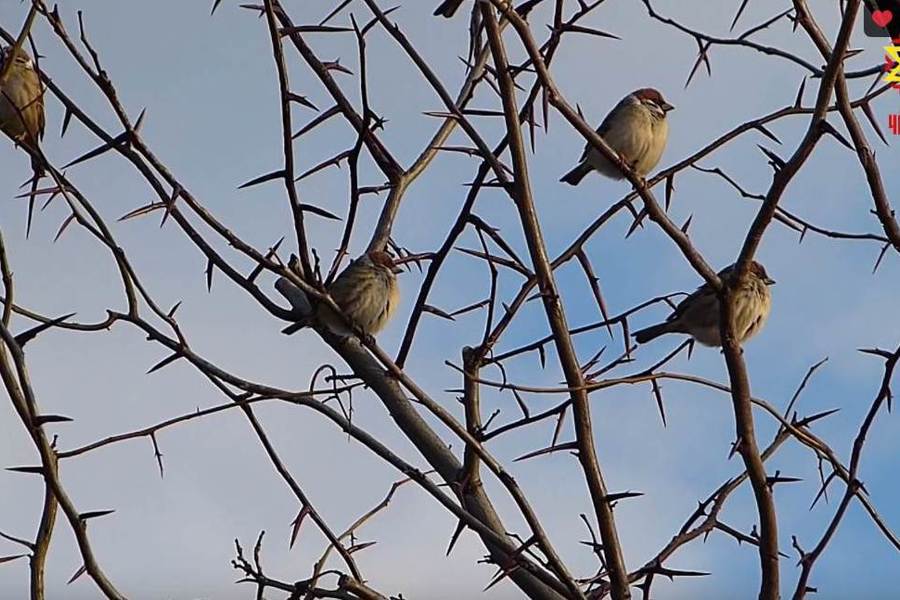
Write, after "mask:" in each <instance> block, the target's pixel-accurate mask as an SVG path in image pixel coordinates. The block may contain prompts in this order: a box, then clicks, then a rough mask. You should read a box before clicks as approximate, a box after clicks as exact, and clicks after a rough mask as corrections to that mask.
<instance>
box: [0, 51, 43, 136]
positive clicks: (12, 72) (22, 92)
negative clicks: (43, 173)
mask: <svg viewBox="0 0 900 600" xmlns="http://www.w3.org/2000/svg"><path fill="white" fill-rule="evenodd" d="M11 53H12V48H11V47H5V48H2V49H0V60H2V62H3V63H5V62H6V61H7V60H8V59H9V56H10V54H11ZM0 130H2V131H3V132H4V133H5V134H6V135H8V136H9V137H11V138H12V139H13V140H15V141H16V143H19V144H24V145H27V146H29V147H31V148H37V146H38V143H39V141H40V140H41V138H42V137H43V136H44V98H43V94H42V90H41V79H40V77H39V76H38V73H37V71H36V70H35V67H34V62H33V61H32V60H31V57H30V56H28V54H27V53H26V52H25V51H24V50H19V52H18V53H16V56H15V58H14V59H13V63H12V66H10V68H9V71H8V72H7V76H6V80H5V81H4V82H3V85H2V87H0Z"/></svg>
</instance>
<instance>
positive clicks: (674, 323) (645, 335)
mask: <svg viewBox="0 0 900 600" xmlns="http://www.w3.org/2000/svg"><path fill="white" fill-rule="evenodd" d="M733 270H734V265H730V266H728V267H726V268H724V269H722V271H720V272H719V278H721V279H722V280H723V281H722V282H723V283H726V284H727V282H728V280H729V278H730V277H731V274H732V272H733ZM774 283H775V281H774V280H773V279H771V278H770V277H769V276H768V275H767V274H766V270H765V268H763V266H762V265H761V264H759V263H758V262H756V261H753V262H751V263H750V270H749V272H748V273H747V278H746V280H745V281H744V283H743V284H741V286H740V287H739V288H738V289H736V290H735V291H734V332H735V334H736V335H737V337H738V342H739V343H743V342H745V341H747V340H748V339H750V338H751V337H752V336H753V335H755V334H756V333H758V332H759V330H760V329H762V326H763V324H764V323H765V322H766V318H767V317H768V316H769V311H770V310H771V308H772V295H771V294H770V293H769V286H770V285H773V284H774ZM666 333H686V334H688V335H690V336H691V337H693V338H694V339H695V340H697V341H698V342H700V343H701V344H703V345H705V346H721V345H722V339H721V337H720V336H719V298H718V297H717V296H716V293H715V291H713V289H712V288H711V287H710V286H709V284H707V283H705V284H703V285H702V286H700V287H699V288H697V291H695V292H694V293H693V294H691V295H690V296H688V297H687V298H685V299H684V300H682V301H681V302H680V303H679V304H678V306H676V307H675V311H674V312H673V313H672V314H671V315H670V316H669V318H668V319H666V321H665V322H664V323H660V324H659V325H654V326H652V327H648V328H646V329H641V330H640V331H638V332H635V334H634V339H635V340H636V341H637V342H638V343H639V344H644V343H646V342H649V341H650V340H652V339H653V338H656V337H659V336H661V335H663V334H666Z"/></svg>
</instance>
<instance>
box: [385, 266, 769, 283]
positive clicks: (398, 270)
mask: <svg viewBox="0 0 900 600" xmlns="http://www.w3.org/2000/svg"><path fill="white" fill-rule="evenodd" d="M391 271H393V272H394V274H395V275H399V274H400V273H402V272H403V269H402V268H401V267H394V268H393V269H391ZM772 283H774V281H773V282H772Z"/></svg>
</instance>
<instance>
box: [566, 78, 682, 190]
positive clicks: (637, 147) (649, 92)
mask: <svg viewBox="0 0 900 600" xmlns="http://www.w3.org/2000/svg"><path fill="white" fill-rule="evenodd" d="M673 108H675V107H674V106H672V105H671V104H669V103H668V102H666V101H665V100H664V99H663V97H662V94H660V93H659V92H658V91H656V90H655V89H653V88H643V89H640V90H637V91H635V92H632V93H630V94H628V95H627V96H625V97H624V98H622V100H621V101H620V102H619V103H618V104H617V105H616V107H615V108H613V109H612V111H610V113H609V114H608V115H606V118H605V119H603V123H601V124H600V127H599V128H598V129H597V133H598V134H599V135H600V137H602V138H603V141H605V142H606V143H607V144H609V146H610V148H612V149H613V150H614V151H616V152H618V153H619V156H621V157H622V160H624V161H625V162H626V163H628V164H629V165H630V166H631V168H632V169H633V170H634V172H635V173H636V174H637V175H638V176H640V177H646V176H647V174H648V173H649V172H650V170H651V169H653V167H655V166H656V164H657V163H658V162H659V159H660V158H661V157H662V154H663V150H665V149H666V140H667V139H668V137H669V125H668V123H667V122H666V113H668V112H669V111H670V110H672V109H673ZM593 170H595V171H598V172H599V173H601V174H602V175H606V176H607V177H611V178H612V179H622V178H623V176H622V173H621V171H619V168H618V167H616V166H615V165H614V164H612V163H611V162H609V161H608V160H606V158H604V156H603V155H602V154H600V152H598V151H597V150H595V149H594V147H593V146H591V145H590V144H587V145H586V146H585V148H584V152H583V153H582V155H581V158H580V159H579V162H578V165H576V166H575V168H574V169H572V170H571V171H569V172H568V173H566V174H565V175H563V176H562V178H561V179H560V181H565V182H566V183H568V184H570V185H578V184H579V183H580V182H581V180H582V179H584V176H585V175H587V174H588V173H590V172H591V171H593Z"/></svg>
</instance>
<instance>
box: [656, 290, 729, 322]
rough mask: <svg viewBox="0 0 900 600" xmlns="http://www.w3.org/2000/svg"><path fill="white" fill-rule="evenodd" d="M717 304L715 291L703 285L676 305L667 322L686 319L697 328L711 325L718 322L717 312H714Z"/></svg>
mask: <svg viewBox="0 0 900 600" xmlns="http://www.w3.org/2000/svg"><path fill="white" fill-rule="evenodd" d="M717 303H718V298H717V297H716V293H715V291H713V289H712V288H711V287H710V286H709V284H706V283H704V284H703V285H701V286H700V287H698V288H697V289H696V290H694V292H693V293H692V294H691V295H689V296H688V297H687V298H685V299H684V300H682V301H681V302H679V303H678V306H676V307H675V310H674V311H672V314H671V315H669V318H668V319H666V320H667V321H676V320H679V319H682V318H687V320H689V321H690V322H691V323H693V324H694V325H697V326H702V325H713V324H715V323H716V322H718V319H719V311H717V310H715V308H714V307H715V306H716V305H717Z"/></svg>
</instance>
